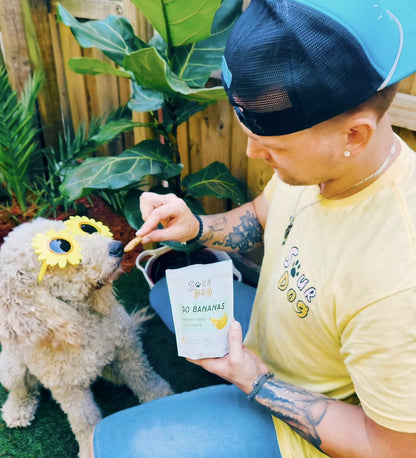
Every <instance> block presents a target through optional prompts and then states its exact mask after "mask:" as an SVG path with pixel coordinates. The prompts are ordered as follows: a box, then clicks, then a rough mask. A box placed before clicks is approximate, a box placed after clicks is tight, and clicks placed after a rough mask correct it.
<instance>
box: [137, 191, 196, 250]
mask: <svg viewBox="0 0 416 458" xmlns="http://www.w3.org/2000/svg"><path fill="white" fill-rule="evenodd" d="M140 211H141V213H142V217H143V220H144V221H145V223H144V224H143V226H142V227H141V228H140V229H139V230H138V231H137V232H136V235H137V236H140V237H142V243H148V242H162V241H164V240H174V241H176V242H186V241H187V240H191V239H192V238H194V237H195V236H196V235H197V233H198V230H199V222H198V220H197V219H196V218H195V216H194V215H193V214H192V212H191V210H190V209H189V207H188V206H187V205H186V203H185V202H184V201H183V200H182V199H179V197H177V196H175V194H156V193H153V192H144V193H143V194H142V195H141V197H140ZM159 224H162V226H163V229H158V225H159Z"/></svg>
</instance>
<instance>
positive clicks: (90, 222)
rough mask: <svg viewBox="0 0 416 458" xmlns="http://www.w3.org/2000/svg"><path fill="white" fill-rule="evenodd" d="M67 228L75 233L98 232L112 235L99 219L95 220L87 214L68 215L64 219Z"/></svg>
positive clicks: (106, 235) (107, 235) (108, 235)
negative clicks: (67, 217)
mask: <svg viewBox="0 0 416 458" xmlns="http://www.w3.org/2000/svg"><path fill="white" fill-rule="evenodd" d="M65 224H66V226H67V228H68V229H69V230H71V231H73V232H74V233H75V234H77V235H89V234H93V233H94V232H98V233H99V234H101V235H103V236H104V237H113V234H112V233H111V231H110V229H109V228H108V227H107V226H106V225H104V224H103V223H102V222H101V221H95V219H93V218H88V217H87V216H70V217H69V219H68V220H66V221H65Z"/></svg>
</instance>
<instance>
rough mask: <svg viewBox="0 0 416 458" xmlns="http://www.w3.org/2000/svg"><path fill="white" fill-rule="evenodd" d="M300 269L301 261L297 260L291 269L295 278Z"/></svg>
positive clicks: (291, 273)
mask: <svg viewBox="0 0 416 458" xmlns="http://www.w3.org/2000/svg"><path fill="white" fill-rule="evenodd" d="M299 270H300V262H299V261H295V262H294V263H293V264H292V268H291V269H290V275H291V276H292V277H293V278H295V277H297V276H298V275H299Z"/></svg>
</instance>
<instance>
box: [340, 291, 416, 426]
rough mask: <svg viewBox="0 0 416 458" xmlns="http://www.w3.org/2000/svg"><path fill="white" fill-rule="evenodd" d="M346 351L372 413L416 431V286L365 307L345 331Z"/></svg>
mask: <svg viewBox="0 0 416 458" xmlns="http://www.w3.org/2000/svg"><path fill="white" fill-rule="evenodd" d="M393 318H394V319H393ZM341 352H342V354H343V356H344V361H345V364H346V367H347V369H348V372H349V373H350V375H351V378H352V381H353V383H354V386H355V390H356V393H357V395H358V397H359V399H360V402H361V405H362V407H363V409H364V411H365V412H366V414H367V415H368V416H369V417H370V418H371V419H372V420H373V421H375V422H376V423H378V424H380V425H382V426H384V427H385V428H388V429H392V430H395V431H401V432H407V433H416V395H415V393H416V288H415V289H412V288H409V289H407V290H405V291H401V292H399V293H398V294H394V295H391V296H389V297H387V298H384V299H382V300H380V301H377V302H376V303H374V304H371V305H368V306H367V307H365V308H363V309H362V310H361V311H359V312H358V313H357V314H356V315H355V316H354V317H353V318H352V319H351V320H350V321H349V323H348V324H347V326H346V327H345V329H344V332H343V333H342V348H341Z"/></svg>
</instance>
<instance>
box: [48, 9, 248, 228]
mask: <svg viewBox="0 0 416 458" xmlns="http://www.w3.org/2000/svg"><path fill="white" fill-rule="evenodd" d="M132 1H133V3H134V4H135V5H136V7H137V8H138V9H139V10H140V11H141V12H142V13H143V14H144V15H145V16H146V17H147V19H148V20H149V22H150V23H151V24H152V26H153V29H154V31H155V33H154V35H153V37H152V38H151V39H150V40H149V42H145V41H143V40H141V39H140V38H138V37H137V36H136V35H135V33H134V31H133V27H132V26H131V24H130V23H129V21H128V20H127V19H125V18H123V17H115V16H108V17H107V18H106V19H104V20H97V21H94V20H92V21H87V22H79V21H78V20H76V19H75V18H74V17H73V16H72V15H71V14H70V13H69V12H68V11H67V10H66V9H65V8H64V7H63V6H62V5H58V8H57V15H58V20H59V21H60V22H62V23H64V24H65V25H67V26H69V27H70V29H71V31H72V34H73V35H74V37H75V39H76V40H77V41H78V43H79V44H80V45H81V46H82V47H84V48H90V47H96V48H98V49H100V50H101V51H102V52H103V54H104V55H106V56H107V57H108V58H110V59H111V60H112V61H114V63H115V66H114V65H111V64H109V63H105V62H103V61H101V60H99V59H94V58H86V57H83V58H76V59H70V60H69V62H68V65H69V67H70V68H71V69H72V70H73V71H75V72H77V73H81V74H101V73H106V74H111V75H116V76H120V77H125V78H129V79H130V81H131V98H130V101H129V103H128V107H129V108H130V109H131V110H134V111H137V112H147V113H149V118H150V122H149V123H143V124H142V125H143V126H146V127H151V128H152V129H153V131H154V133H155V137H156V138H157V139H158V140H156V139H147V140H144V141H142V142H140V143H138V144H136V145H135V146H133V147H130V148H128V149H127V150H125V151H124V152H123V153H121V154H120V155H119V156H107V157H94V158H93V157H91V158H88V159H86V160H85V161H84V162H82V163H81V164H80V165H77V166H76V167H74V168H73V169H72V170H67V171H66V178H65V180H64V182H63V184H62V185H61V187H60V189H61V191H62V192H63V193H64V194H65V195H67V196H68V197H69V198H71V199H77V198H79V197H81V196H83V195H86V194H88V193H90V192H92V191H93V190H96V189H109V190H122V189H126V188H128V187H132V186H134V185H135V184H137V183H139V182H140V181H141V180H142V179H144V178H146V177H148V176H149V175H150V176H152V177H153V178H155V181H156V184H155V188H156V189H157V190H159V191H163V192H174V193H175V194H176V195H178V196H180V197H182V198H184V199H185V200H186V201H187V203H188V205H189V206H190V207H191V208H192V209H193V210H194V211H196V212H203V209H202V208H201V206H200V203H199V201H198V198H200V197H202V196H208V195H213V196H217V197H220V198H226V199H231V200H232V201H233V202H235V203H237V204H240V203H242V202H244V200H245V197H244V193H243V191H242V186H241V184H240V182H239V181H238V180H237V179H236V178H235V177H233V176H232V175H231V173H230V172H229V170H228V169H227V167H226V166H225V165H224V164H222V163H220V162H214V163H211V164H210V165H209V166H207V167H205V168H204V169H202V170H200V171H198V172H197V173H195V174H192V175H187V176H186V177H182V176H181V172H182V168H183V166H182V164H181V159H180V154H179V150H178V142H177V129H178V126H179V125H180V124H182V123H183V122H185V121H186V120H188V119H189V118H190V117H191V116H192V115H193V114H195V113H197V112H198V111H200V110H203V109H205V108H206V107H207V106H208V105H209V104H211V103H214V102H216V101H217V100H220V99H224V98H225V97H226V95H225V92H224V90H223V88H222V87H221V86H214V87H208V86H209V84H207V83H208V82H209V79H210V76H211V75H212V73H213V72H214V71H216V70H218V69H219V68H220V64H221V58H222V55H223V51H224V48H225V43H226V40H227V37H228V34H229V31H230V29H231V27H232V26H233V24H234V22H235V21H236V19H237V18H238V16H239V15H240V13H241V9H242V0H222V1H221V0H174V1H172V0H170V1H168V0H152V1H149V0H132ZM211 86H212V85H211ZM115 127H117V126H115ZM108 128H109V129H111V125H110V126H108ZM102 134H105V129H104V131H103V132H102ZM161 182H163V184H164V187H163V188H161V187H160V183H161ZM135 188H136V189H135V190H130V192H129V193H128V194H127V196H126V199H125V205H124V214H125V216H126V218H127V220H128V221H129V223H130V224H131V225H132V226H133V227H135V228H138V227H139V226H140V224H141V216H140V213H139V208H138V194H140V192H141V189H140V188H138V187H137V186H135Z"/></svg>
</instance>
